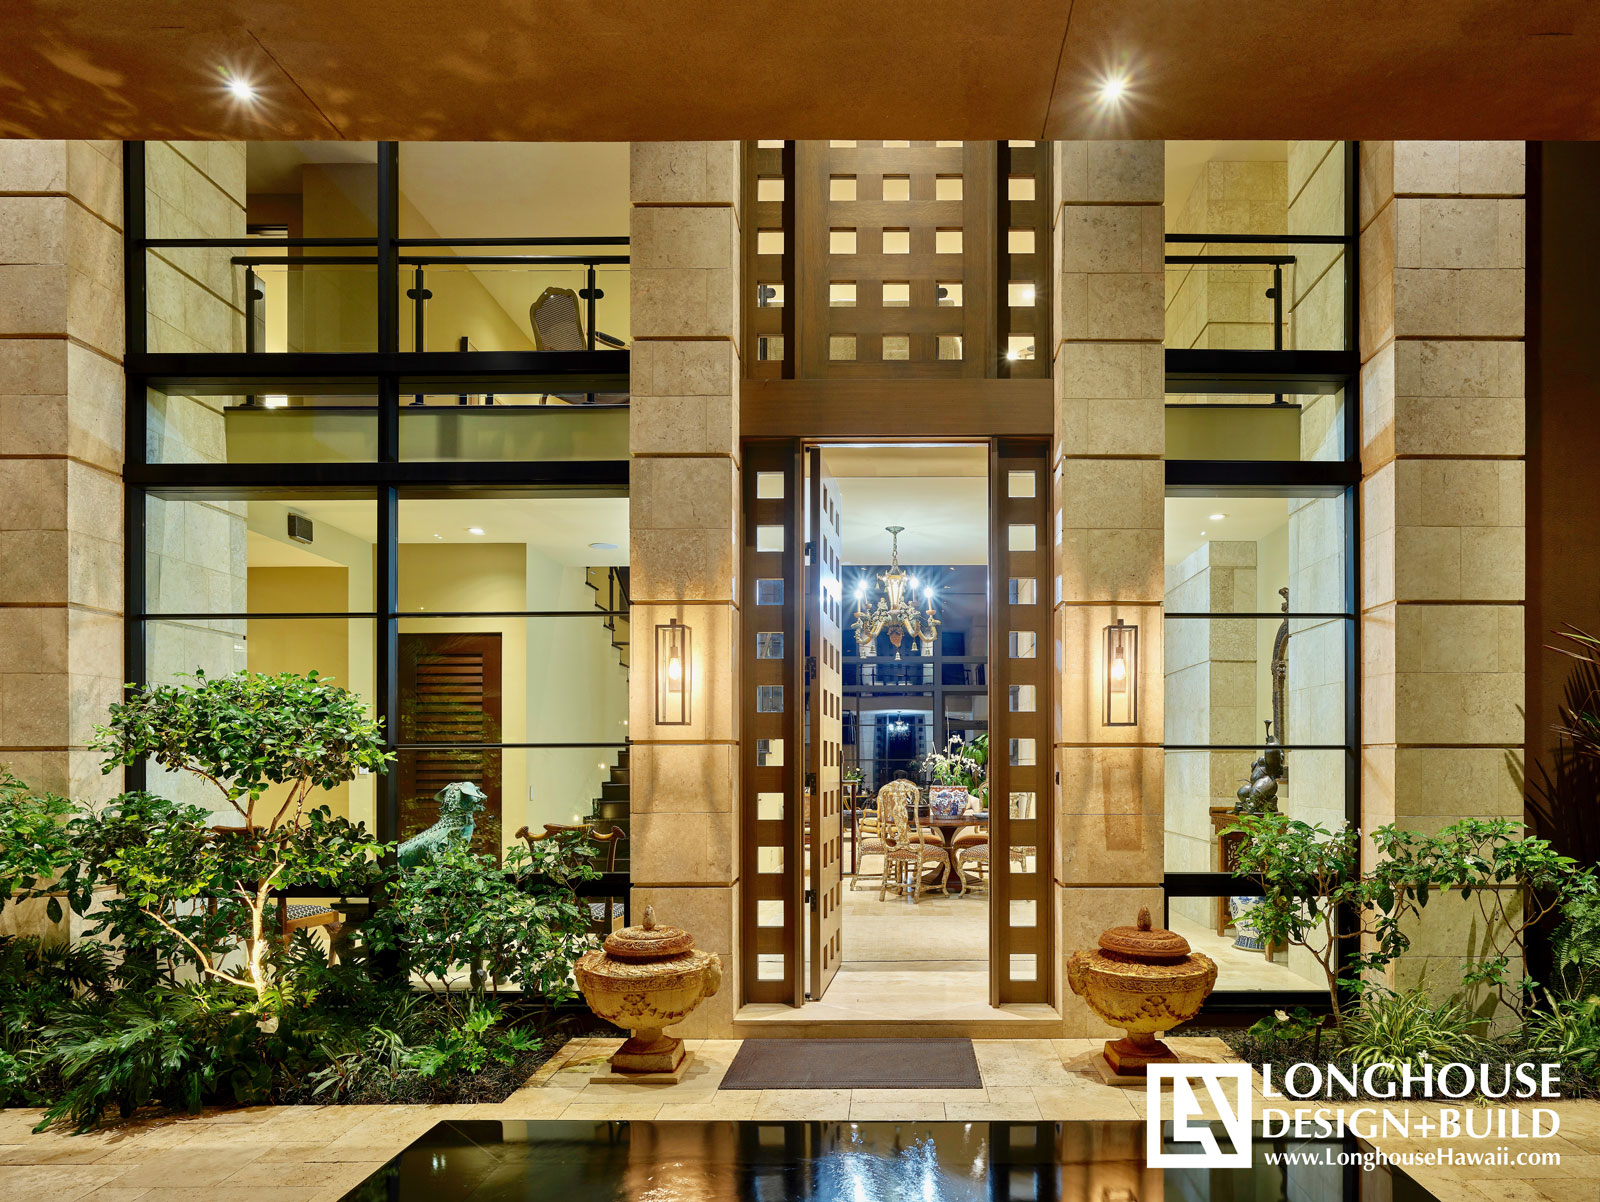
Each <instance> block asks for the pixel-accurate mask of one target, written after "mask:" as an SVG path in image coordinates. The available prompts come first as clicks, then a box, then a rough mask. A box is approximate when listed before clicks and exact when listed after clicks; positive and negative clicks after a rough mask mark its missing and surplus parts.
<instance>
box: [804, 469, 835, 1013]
mask: <svg viewBox="0 0 1600 1202" xmlns="http://www.w3.org/2000/svg"><path fill="white" fill-rule="evenodd" d="M808 461H809V462H808V468H809V470H808V473H807V481H806V555H805V598H806V663H805V671H806V709H807V730H806V778H807V780H808V781H809V782H811V783H810V784H809V785H808V787H807V797H806V819H807V820H806V827H807V839H808V841H809V846H808V848H807V852H808V877H809V880H808V882H807V889H808V891H809V894H808V896H809V900H810V911H811V913H810V947H809V956H810V961H811V972H810V994H811V1000H812V1001H817V1000H819V999H820V998H821V997H822V995H823V993H824V992H826V990H827V988H828V984H829V983H830V982H831V981H832V980H833V978H834V976H835V974H837V973H838V971H839V959H840V956H841V955H842V953H843V950H844V932H843V929H842V926H843V917H844V915H843V912H842V910H841V909H840V906H841V904H842V902H843V900H844V875H843V868H844V861H843V850H844V844H843V838H842V829H843V828H842V819H841V812H842V808H843V807H842V798H843V784H842V780H841V777H842V771H843V769H842V763H841V760H842V758H843V742H844V735H843V723H844V700H843V698H844V667H843V666H844V645H843V644H844V638H843V631H842V622H843V611H844V555H843V549H844V535H843V530H844V519H843V516H842V514H841V513H840V510H839V504H840V496H839V482H838V481H837V480H835V479H834V478H833V476H832V475H831V474H829V472H828V470H827V467H826V466H825V461H824V458H823V452H822V450H821V448H819V447H813V448H811V450H810V451H809V452H808Z"/></svg>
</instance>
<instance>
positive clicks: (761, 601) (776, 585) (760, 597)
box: [756, 577, 783, 605]
mask: <svg viewBox="0 0 1600 1202" xmlns="http://www.w3.org/2000/svg"><path fill="white" fill-rule="evenodd" d="M756 604H757V605H782V604H783V580H782V578H781V577H774V578H771V579H766V580H757V581H756Z"/></svg>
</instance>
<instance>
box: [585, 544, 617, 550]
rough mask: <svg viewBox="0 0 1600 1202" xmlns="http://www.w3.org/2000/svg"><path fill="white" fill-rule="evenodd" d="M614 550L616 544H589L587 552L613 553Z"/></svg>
mask: <svg viewBox="0 0 1600 1202" xmlns="http://www.w3.org/2000/svg"><path fill="white" fill-rule="evenodd" d="M616 549H617V544H616V543H590V544H589V550H591V551H615V550H616Z"/></svg>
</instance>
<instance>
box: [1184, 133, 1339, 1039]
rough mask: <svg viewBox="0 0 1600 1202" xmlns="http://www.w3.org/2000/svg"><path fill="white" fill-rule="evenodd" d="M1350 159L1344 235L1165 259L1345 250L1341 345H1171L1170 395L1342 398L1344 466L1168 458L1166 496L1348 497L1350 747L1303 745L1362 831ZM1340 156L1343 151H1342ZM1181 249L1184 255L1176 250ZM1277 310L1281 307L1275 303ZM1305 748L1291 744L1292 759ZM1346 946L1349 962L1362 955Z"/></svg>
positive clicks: (1218, 893) (1200, 887)
mask: <svg viewBox="0 0 1600 1202" xmlns="http://www.w3.org/2000/svg"><path fill="white" fill-rule="evenodd" d="M1340 150H1341V151H1342V154H1343V160H1344V219H1345V220H1344V229H1343V232H1342V233H1339V234H1322V235H1304V234H1301V235H1288V234H1235V235H1210V234H1190V235H1174V234H1167V235H1166V244H1167V249H1168V252H1169V253H1168V256H1167V258H1168V261H1169V262H1171V261H1174V260H1176V261H1178V262H1191V263H1192V262H1194V258H1193V256H1192V255H1191V254H1189V253H1186V250H1187V248H1186V246H1185V244H1193V243H1207V244H1212V245H1229V244H1231V245H1235V246H1238V247H1240V248H1241V253H1245V252H1248V250H1249V247H1250V246H1251V245H1252V244H1253V245H1258V246H1259V245H1279V246H1281V245H1284V244H1294V243H1302V244H1304V243H1312V244H1322V245H1338V246H1342V247H1343V248H1344V261H1345V280H1344V282H1345V297H1344V301H1345V303H1344V346H1343V348H1342V349H1339V350H1284V349H1274V350H1211V349H1190V348H1167V349H1166V350H1165V352H1164V354H1165V358H1166V389H1167V393H1168V394H1169V395H1172V394H1182V393H1242V394H1279V395H1282V394H1306V393H1333V392H1337V391H1342V392H1343V394H1344V406H1343V420H1344V441H1343V449H1344V455H1343V458H1342V459H1337V460H1324V461H1316V460H1289V461H1275V460H1220V459H1167V460H1166V461H1165V471H1166V495H1167V496H1169V497H1174V496H1206V497H1219V496H1248V497H1263V496H1265V497H1306V496H1316V495H1321V496H1327V497H1335V496H1336V497H1342V498H1343V500H1344V522H1345V547H1344V561H1345V577H1344V608H1343V610H1342V611H1333V612H1324V613H1318V614H1314V615H1297V614H1295V613H1294V612H1292V611H1291V613H1290V615H1289V616H1290V617H1295V616H1317V617H1327V618H1336V619H1338V620H1340V621H1342V622H1343V624H1344V629H1345V637H1344V693H1345V697H1344V702H1345V705H1344V741H1343V743H1342V744H1309V745H1304V744H1303V745H1298V746H1301V747H1302V748H1306V747H1309V748H1312V749H1319V748H1320V749H1327V750H1335V749H1342V750H1343V751H1344V753H1345V772H1344V803H1345V805H1344V809H1345V820H1346V821H1347V822H1348V823H1350V824H1351V825H1352V826H1356V827H1359V826H1360V819H1361V677H1360V666H1361V616H1360V596H1359V587H1360V586H1359V582H1360V579H1361V564H1360V558H1359V556H1360V546H1361V537H1360V484H1361V448H1360V413H1361V395H1360V387H1361V349H1360V318H1359V307H1358V306H1359V298H1360V296H1361V281H1360V260H1361V254H1360V234H1361V229H1360V191H1359V188H1360V177H1359V168H1360V144H1359V143H1358V142H1354V141H1349V142H1344V143H1342V144H1341V146H1340ZM1335 153H1337V151H1336V152H1335ZM1174 248H1176V249H1174ZM1279 299H1280V301H1281V298H1279ZM1162 616H1163V621H1165V620H1167V619H1169V618H1176V619H1184V618H1190V619H1201V618H1230V619H1244V620H1249V619H1260V618H1281V617H1282V616H1283V615H1281V614H1277V613H1272V614H1250V613H1227V614H1210V613H1200V612H1190V611H1181V612H1166V611H1165V610H1164V611H1163V615H1162ZM1295 746H1297V745H1294V744H1291V745H1290V749H1291V750H1293V749H1294V747H1295ZM1228 749H1229V748H1228V747H1225V746H1222V745H1216V746H1212V745H1198V746H1197V745H1192V744H1182V745H1178V744H1169V743H1167V742H1165V741H1163V743H1162V752H1163V754H1165V752H1167V751H1169V750H1228ZM1258 892H1259V886H1258V885H1257V884H1256V883H1255V881H1254V879H1253V878H1251V877H1245V876H1235V875H1234V874H1232V873H1228V872H1170V871H1167V870H1166V869H1165V865H1163V872H1162V893H1163V902H1162V905H1163V908H1164V909H1165V908H1167V907H1168V904H1169V903H1170V901H1171V899H1172V898H1175V897H1222V898H1226V897H1230V896H1234V895H1242V896H1250V895H1252V894H1254V893H1258ZM1358 921H1359V916H1358V915H1356V914H1353V913H1351V912H1348V911H1341V913H1340V914H1339V917H1338V924H1339V931H1340V933H1341V934H1342V935H1348V934H1353V933H1354V931H1355V930H1356V929H1357V927H1356V924H1357V922H1358ZM1353 943H1354V940H1353V939H1352V940H1349V941H1348V942H1347V947H1348V952H1347V955H1346V956H1345V959H1346V961H1347V962H1348V961H1349V959H1350V957H1351V956H1353V955H1355V954H1356V953H1357V952H1358V951H1359V948H1356V947H1354V946H1350V944H1353ZM1327 1002H1328V997H1327V992H1326V990H1324V989H1322V988H1305V989H1276V990H1253V989H1218V990H1216V991H1214V992H1213V993H1212V994H1211V996H1210V998H1209V999H1208V1000H1207V1002H1206V1007H1205V1010H1204V1012H1203V1013H1205V1014H1210V1015H1223V1014H1240V1015H1254V1014H1259V1013H1261V1012H1263V1011H1270V1010H1279V1009H1285V1008H1287V1007H1291V1006H1306V1007H1307V1008H1309V1009H1312V1010H1318V1009H1326V1008H1327Z"/></svg>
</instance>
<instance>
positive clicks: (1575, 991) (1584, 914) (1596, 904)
mask: <svg viewBox="0 0 1600 1202" xmlns="http://www.w3.org/2000/svg"><path fill="white" fill-rule="evenodd" d="M1550 959H1551V963H1552V967H1553V968H1554V969H1555V984H1556V987H1557V989H1558V990H1559V991H1560V993H1561V994H1562V995H1563V996H1565V997H1568V998H1586V997H1590V996H1592V995H1594V994H1597V993H1600V896H1596V895H1595V894H1592V893H1585V894H1579V895H1576V896H1573V897H1570V898H1568V899H1567V901H1566V902H1565V903H1564V904H1563V905H1562V907H1561V924H1560V925H1559V926H1557V927H1556V929H1555V930H1554V931H1552V932H1551V934H1550Z"/></svg>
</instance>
